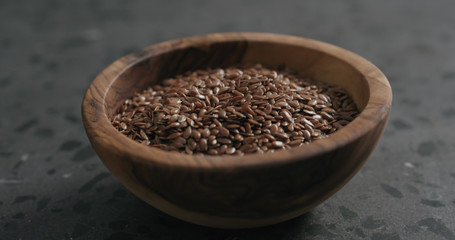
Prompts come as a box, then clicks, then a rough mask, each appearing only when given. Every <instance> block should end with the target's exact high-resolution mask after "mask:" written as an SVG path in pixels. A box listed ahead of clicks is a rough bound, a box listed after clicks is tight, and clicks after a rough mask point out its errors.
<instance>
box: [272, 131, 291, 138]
mask: <svg viewBox="0 0 455 240" xmlns="http://www.w3.org/2000/svg"><path fill="white" fill-rule="evenodd" d="M273 135H274V136H275V137H277V138H280V139H283V140H285V139H289V136H288V135H287V134H286V133H281V132H277V133H275V134H273Z"/></svg>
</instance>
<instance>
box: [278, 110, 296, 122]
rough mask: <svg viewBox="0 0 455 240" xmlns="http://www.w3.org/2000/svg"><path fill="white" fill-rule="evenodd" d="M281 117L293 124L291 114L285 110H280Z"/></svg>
mask: <svg viewBox="0 0 455 240" xmlns="http://www.w3.org/2000/svg"><path fill="white" fill-rule="evenodd" d="M281 116H283V117H284V119H286V120H287V121H289V122H294V119H292V114H291V113H290V112H289V111H288V110H286V109H282V110H281Z"/></svg>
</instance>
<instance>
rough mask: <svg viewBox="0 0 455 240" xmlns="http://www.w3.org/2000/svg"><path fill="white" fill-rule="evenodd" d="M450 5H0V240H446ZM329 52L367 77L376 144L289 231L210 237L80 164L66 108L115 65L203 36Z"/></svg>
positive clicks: (97, 1) (452, 200) (83, 0)
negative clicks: (314, 45) (323, 45)
mask: <svg viewBox="0 0 455 240" xmlns="http://www.w3.org/2000/svg"><path fill="white" fill-rule="evenodd" d="M453 9H455V2H454V1H452V0H437V1H424V0H419V1H416V0H413V1H411V0H406V1H387V0H386V1H373V0H366V1H365V0H362V1H361V0H348V1H338V0H329V1H264V0H262V1H248V2H247V1H193V2H191V3H190V1H175V0H174V1H147V0H134V1H127V0H78V1H58V0H41V1H34V0H16V1H5V0H3V1H0V109H1V115H0V129H1V132H0V239H1V240H6V239H8V240H9V239H224V240H243V239H286V240H287V239H289V240H290V239H374V240H380V239H382V240H385V239H388V240H396V239H443V240H448V239H455V217H454V216H455V187H454V186H455V151H454V150H455V131H454V130H453V126H452V124H453V123H455V104H454V102H455V14H453ZM227 31H257V32H274V33H284V34H291V35H297V36H303V37H308V38H314V39H318V40H321V41H325V42H329V43H332V44H335V45H338V46H341V47H343V48H346V49H349V50H351V51H353V52H355V53H357V54H359V55H361V56H363V57H365V58H367V59H369V60H370V61H372V62H373V63H374V64H375V65H377V66H378V67H379V68H380V69H381V70H382V71H383V72H384V73H385V74H386V76H387V77H388V78H389V81H390V83H391V85H392V89H393V93H394V100H393V110H392V113H391V116H390V121H389V125H388V126H387V129H386V131H385V133H384V136H383V138H382V139H381V142H380V143H379V145H378V147H377V148H376V150H375V152H374V153H373V155H372V156H371V157H370V159H369V160H368V162H367V163H366V164H365V166H364V167H363V168H362V169H361V170H360V172H359V173H358V174H357V175H356V176H355V177H354V178H353V179H352V180H351V181H350V182H349V183H348V184H347V185H346V186H345V187H344V188H343V189H342V190H340V191H339V192H337V193H336V194H335V195H334V196H333V197H331V198H330V199H329V200H328V201H326V202H324V203H323V204H321V205H319V206H318V207H316V208H315V209H313V210H312V211H310V212H309V213H307V214H305V215H303V216H301V217H298V218H296V219H293V220H290V221H287V222H284V223H281V224H277V225H273V226H269V227H263V228H257V229H249V230H219V229H212V228H206V227H201V226H197V225H193V224H189V223H186V222H182V221H180V220H177V219H175V218H173V217H170V216H168V215H166V214H164V213H161V212H160V211H158V210H156V209H154V208H153V207H150V206H148V205H147V204H145V203H144V202H142V201H141V200H139V199H138V198H136V197H135V196H134V195H132V194H131V193H130V192H129V191H128V190H126V189H125V188H124V187H123V186H122V185H121V184H120V183H119V182H118V181H117V180H116V179H115V178H114V177H113V176H112V175H111V174H110V173H109V171H108V170H107V169H106V168H105V167H104V165H103V164H102V163H101V162H100V160H99V158H98V157H97V156H96V154H95V153H94V151H93V150H92V148H91V146H90V144H89V141H88V139H87V137H86V134H85V131H84V129H83V126H82V122H81V118H80V104H81V100H82V97H83V94H84V93H85V90H86V88H87V87H88V86H89V84H90V83H91V81H92V80H93V78H94V77H95V75H96V74H97V73H99V72H100V71H101V70H102V69H103V68H104V67H106V66H107V65H108V64H110V63H111V62H113V61H114V60H116V59H118V58H119V57H121V56H123V55H124V54H126V53H129V52H132V51H135V50H139V49H141V48H143V47H145V46H148V45H151V44H154V43H158V42H161V41H165V40H170V39H176V38H181V37H187V36H192V35H199V34H204V33H212V32H227Z"/></svg>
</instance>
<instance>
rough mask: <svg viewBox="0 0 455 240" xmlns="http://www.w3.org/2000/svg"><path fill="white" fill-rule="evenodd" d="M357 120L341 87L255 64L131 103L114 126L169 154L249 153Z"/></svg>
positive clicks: (183, 79) (172, 85) (179, 80)
mask: <svg viewBox="0 0 455 240" xmlns="http://www.w3.org/2000/svg"><path fill="white" fill-rule="evenodd" d="M357 115H358V110H357V108H356V105H355V104H354V102H353V100H352V98H351V97H349V96H348V95H347V93H346V91H345V90H344V89H342V88H340V87H336V86H330V85H327V84H324V83H320V82H315V81H312V80H310V79H308V78H303V77H298V76H296V75H293V74H291V73H290V71H279V72H277V71H274V70H270V69H267V68H265V67H262V66H261V65H254V66H250V67H244V68H237V67H231V68H226V69H208V70H198V71H193V72H187V73H185V74H183V75H179V76H176V77H175V78H169V79H165V80H164V81H162V83H161V85H154V86H152V87H150V88H148V89H147V90H144V91H143V92H140V93H136V94H135V95H134V97H133V98H132V99H128V100H126V101H125V103H124V104H123V105H122V106H121V107H120V109H119V110H118V114H116V115H114V116H113V117H112V125H113V126H114V127H115V128H116V129H118V130H119V131H120V132H121V133H123V134H124V135H126V136H128V137H129V138H131V139H133V140H136V141H138V142H140V143H142V144H145V145H149V146H152V147H158V148H161V149H164V150H171V151H179V152H185V153H187V154H193V153H206V154H210V155H221V154H247V153H264V152H268V151H276V150H278V149H288V148H291V147H296V146H301V145H303V144H306V143H310V142H312V141H314V140H317V139H321V138H324V137H326V136H327V135H328V134H330V133H333V132H335V131H336V130H338V129H340V128H342V127H343V126H345V125H346V124H348V123H349V122H350V121H352V120H353V119H354V118H355V117H356V116H357Z"/></svg>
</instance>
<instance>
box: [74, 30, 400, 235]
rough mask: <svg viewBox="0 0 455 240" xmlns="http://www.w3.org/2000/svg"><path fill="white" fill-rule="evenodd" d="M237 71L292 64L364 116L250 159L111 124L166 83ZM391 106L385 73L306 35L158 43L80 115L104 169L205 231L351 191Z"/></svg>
mask: <svg viewBox="0 0 455 240" xmlns="http://www.w3.org/2000/svg"><path fill="white" fill-rule="evenodd" d="M239 63H261V64H264V65H266V66H269V67H279V66H287V67H289V68H291V69H293V70H295V71H298V72H301V73H305V75H307V76H310V77H311V78H313V79H315V80H318V81H323V82H328V83H331V84H336V85H339V86H342V87H344V88H345V89H346V90H347V91H348V93H349V94H350V95H351V96H352V97H353V99H354V101H355V103H356V105H357V106H358V108H359V109H360V110H361V113H360V115H359V116H358V117H357V118H356V119H355V120H353V121H352V122H351V123H349V124H348V125H347V126H346V127H344V128H343V129H341V130H339V131H337V132H335V133H334V134H331V135H330V136H329V137H328V138H325V139H321V140H318V141H315V142H312V143H310V144H306V145H304V146H302V147H296V148H293V149H291V150H283V151H277V152H273V153H266V154H250V155H245V156H208V155H202V156H192V155H186V154H183V153H177V152H167V151H164V150H160V149H156V148H151V147H147V146H144V145H141V144H139V143H137V142H135V141H133V140H130V139H129V138H127V137H126V136H123V135H122V134H121V133H119V132H118V131H117V130H116V129H115V128H114V127H113V126H112V125H111V123H110V117H111V116H113V114H114V113H115V112H116V110H117V109H118V108H119V106H120V105H121V104H122V103H123V102H124V100H125V99H126V98H129V97H132V95H133V93H134V92H136V91H139V90H142V89H144V88H146V87H147V86H150V85H152V84H154V83H157V82H159V81H160V80H161V79H163V78H166V77H172V76H174V75H176V74H178V73H183V72H185V71H188V70H194V69H205V68H208V67H226V66H230V65H234V64H239ZM391 102H392V92H391V88H390V85H389V83H388V81H387V79H386V77H385V76H384V74H383V73H382V72H381V71H380V70H379V69H378V68H376V67H375V66H374V65H373V64H371V63H370V62H368V61H367V60H365V59H363V58H362V57H360V56H358V55H356V54H354V53H352V52H349V51H347V50H344V49H341V48H339V47H336V46H333V45H330V44H327V43H322V42H319V41H315V40H310V39H305V38H300V37H293V36H285V35H277V34H268V33H221V34H210V35H204V36H197V37H190V38H185V39H180V40H175V41H168V42H163V43H159V44H156V45H153V46H150V47H147V48H145V49H144V50H142V51H139V52H135V53H132V54H129V55H127V56H124V57H122V58H121V59H119V60H117V61H116V62H114V63H113V64H111V65H110V66H108V67H107V68H106V69H104V70H103V71H102V72H101V73H100V74H99V75H98V76H97V77H96V79H95V80H94V81H93V83H92V84H91V85H90V87H89V88H88V90H87V92H86V94H85V97H84V100H83V103H82V117H83V122H84V125H85V129H86V131H87V135H88V137H89V139H90V141H91V143H92V145H93V147H94V149H95V151H96V153H97V154H98V156H99V157H100V158H101V160H102V161H103V163H104V164H105V165H106V166H107V167H108V168H109V170H110V171H111V172H112V173H113V174H114V176H116V177H117V178H118V179H119V180H120V181H121V182H122V183H123V184H124V185H125V186H126V187H127V188H128V189H129V190H131V191H132V192H133V193H134V194H136V195H137V196H138V197H140V198H141V199H143V200H144V201H146V202H147V203H149V204H150V205H152V206H154V207H156V208H158V209H160V210H161V211H163V212H166V213H168V214H169V215H172V216H174V217H177V218H179V219H182V220H185V221H188V222H192V223H196V224H200V225H205V226H211V227H219V228H249V227H258V226H265V225H270V224H274V223H278V222H282V221H285V220H288V219H291V218H294V217H297V216H299V215H302V214H303V213H305V212H307V211H309V210H310V209H312V208H314V207H315V206H317V205H318V204H320V203H321V202H323V201H324V200H326V199H327V198H329V197H330V196H331V195H333V194H334V193H335V192H336V191H337V190H339V189H340V188H341V187H342V186H343V185H344V184H346V183H347V182H348V181H349V180H350V179H351V178H352V177H353V176H354V174H355V173H356V172H357V171H358V170H359V169H360V167H361V166H362V165H363V164H364V163H365V161H366V160H367V158H368V157H369V155H370V154H371V152H372V151H373V149H374V148H375V146H376V144H377V142H378V140H379V138H380V137H381V135H382V133H383V131H384V128H385V126H386V123H387V119H388V116H389V113H390V109H391Z"/></svg>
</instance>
